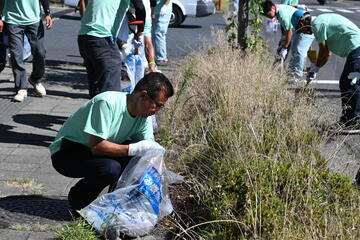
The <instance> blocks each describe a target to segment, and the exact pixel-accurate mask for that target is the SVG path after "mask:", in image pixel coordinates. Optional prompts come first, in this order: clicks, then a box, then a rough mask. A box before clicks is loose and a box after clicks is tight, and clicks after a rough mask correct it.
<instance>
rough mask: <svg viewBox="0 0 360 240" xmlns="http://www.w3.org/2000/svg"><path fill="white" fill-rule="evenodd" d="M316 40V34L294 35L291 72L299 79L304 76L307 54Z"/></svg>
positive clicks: (290, 63) (290, 64)
mask: <svg viewBox="0 0 360 240" xmlns="http://www.w3.org/2000/svg"><path fill="white" fill-rule="evenodd" d="M314 38H315V37H314V34H304V33H294V35H293V38H292V43H291V45H292V47H291V55H292V57H291V60H290V62H289V70H290V72H291V73H293V74H294V75H295V76H297V77H302V76H303V72H304V64H305V59H306V57H307V52H308V50H309V48H310V46H311V44H312V42H313V40H314Z"/></svg>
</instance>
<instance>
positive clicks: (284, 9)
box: [276, 4, 297, 31]
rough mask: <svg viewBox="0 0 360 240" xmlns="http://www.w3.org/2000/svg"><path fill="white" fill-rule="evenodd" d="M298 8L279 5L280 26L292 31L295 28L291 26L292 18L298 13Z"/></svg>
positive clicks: (278, 17) (277, 14) (277, 16)
mask: <svg viewBox="0 0 360 240" xmlns="http://www.w3.org/2000/svg"><path fill="white" fill-rule="evenodd" d="M296 10H297V9H296V8H294V7H292V6H289V5H284V4H280V5H278V12H277V13H276V18H277V19H278V20H279V22H280V25H281V26H282V27H283V28H284V30H286V31H287V30H290V29H292V28H293V25H292V24H291V17H292V15H293V14H294V12H296Z"/></svg>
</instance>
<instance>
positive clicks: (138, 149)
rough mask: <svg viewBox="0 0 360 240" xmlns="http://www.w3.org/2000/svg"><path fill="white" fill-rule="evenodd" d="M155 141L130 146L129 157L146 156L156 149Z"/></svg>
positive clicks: (143, 141)
mask: <svg viewBox="0 0 360 240" xmlns="http://www.w3.org/2000/svg"><path fill="white" fill-rule="evenodd" d="M154 143H155V142H153V141H149V140H142V141H140V142H137V143H132V144H129V156H140V157H141V156H144V154H145V153H146V152H147V151H148V150H149V149H152V148H153V147H154Z"/></svg>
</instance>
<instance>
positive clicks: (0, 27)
mask: <svg viewBox="0 0 360 240" xmlns="http://www.w3.org/2000/svg"><path fill="white" fill-rule="evenodd" d="M4 3H5V0H0V32H2V31H3V29H4V22H3V21H2V17H3V9H4Z"/></svg>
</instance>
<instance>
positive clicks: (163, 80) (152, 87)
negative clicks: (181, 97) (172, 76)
mask: <svg viewBox="0 0 360 240" xmlns="http://www.w3.org/2000/svg"><path fill="white" fill-rule="evenodd" d="M142 90H146V91H147V92H148V94H149V97H150V98H151V99H155V98H156V97H157V96H158V94H159V92H160V91H162V90H163V91H164V92H165V93H166V96H167V97H168V98H169V97H172V96H173V95H174V88H173V86H172V84H171V82H170V81H169V79H168V78H167V77H166V76H165V75H164V74H162V73H160V72H151V73H149V74H146V75H145V76H144V77H143V78H142V79H141V80H140V81H139V82H138V83H137V84H136V86H135V89H134V93H136V92H141V91H142Z"/></svg>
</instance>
